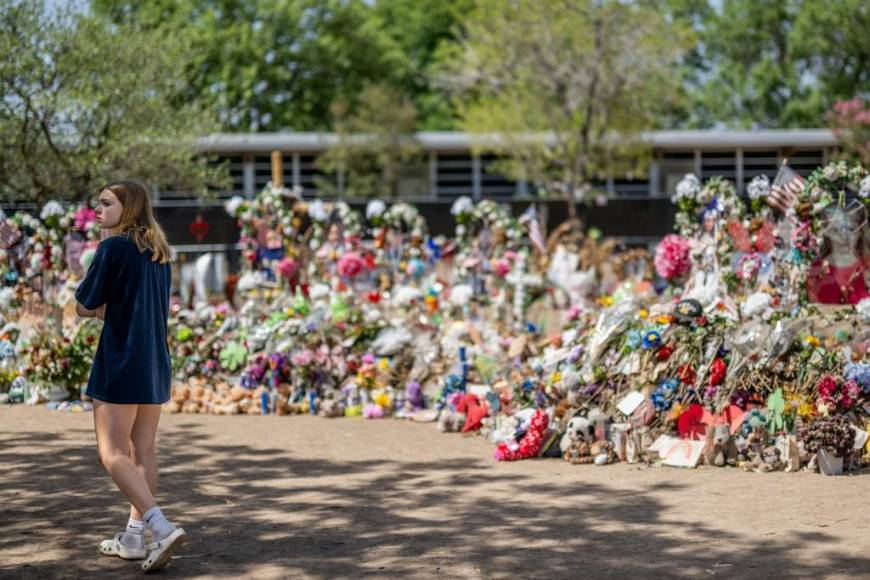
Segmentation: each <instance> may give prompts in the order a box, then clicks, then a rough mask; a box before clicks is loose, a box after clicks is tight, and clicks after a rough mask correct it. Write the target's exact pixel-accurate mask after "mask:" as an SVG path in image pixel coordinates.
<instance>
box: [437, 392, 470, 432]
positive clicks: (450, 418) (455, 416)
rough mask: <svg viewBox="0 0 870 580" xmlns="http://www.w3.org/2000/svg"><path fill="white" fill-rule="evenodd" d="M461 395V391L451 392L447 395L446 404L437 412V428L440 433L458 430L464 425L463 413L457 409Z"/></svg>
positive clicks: (464, 417)
mask: <svg viewBox="0 0 870 580" xmlns="http://www.w3.org/2000/svg"><path fill="white" fill-rule="evenodd" d="M462 396H463V394H462V393H461V392H453V393H450V394H449V395H447V404H446V405H445V406H444V408H443V409H441V412H440V413H438V430H439V431H441V432H442V433H451V432H459V431H461V430H462V427H463V426H465V420H466V416H465V413H460V412H459V411H458V406H459V404H460V402H461V401H462Z"/></svg>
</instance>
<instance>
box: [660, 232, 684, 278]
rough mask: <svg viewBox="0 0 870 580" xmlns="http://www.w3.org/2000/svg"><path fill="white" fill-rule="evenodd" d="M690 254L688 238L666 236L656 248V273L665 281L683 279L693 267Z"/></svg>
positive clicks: (673, 235)
mask: <svg viewBox="0 0 870 580" xmlns="http://www.w3.org/2000/svg"><path fill="white" fill-rule="evenodd" d="M690 252H691V248H690V245H689V240H687V239H686V238H684V237H682V236H678V235H675V234H669V235H667V236H665V237H664V239H663V240H662V241H661V242H660V243H659V245H658V247H657V248H656V255H655V266H656V272H658V275H659V276H661V277H662V278H664V279H665V280H675V279H677V278H680V277H682V276H683V275H685V274H687V273H688V272H689V269H690V268H691V267H692V262H691V261H690Z"/></svg>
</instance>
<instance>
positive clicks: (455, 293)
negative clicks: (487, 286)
mask: <svg viewBox="0 0 870 580" xmlns="http://www.w3.org/2000/svg"><path fill="white" fill-rule="evenodd" d="M472 296H474V288H472V287H471V285H470V284H459V285H457V286H454V287H453V289H452V290H450V303H451V304H453V305H454V306H464V305H466V304H468V302H469V301H470V300H471V297H472Z"/></svg>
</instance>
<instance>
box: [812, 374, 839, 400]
mask: <svg viewBox="0 0 870 580" xmlns="http://www.w3.org/2000/svg"><path fill="white" fill-rule="evenodd" d="M816 390H817V391H818V393H819V397H820V398H822V399H833V398H834V395H835V394H836V393H837V381H836V380H835V379H834V377H832V376H830V375H828V376H824V377H822V378H821V379H820V380H819V384H818V385H816Z"/></svg>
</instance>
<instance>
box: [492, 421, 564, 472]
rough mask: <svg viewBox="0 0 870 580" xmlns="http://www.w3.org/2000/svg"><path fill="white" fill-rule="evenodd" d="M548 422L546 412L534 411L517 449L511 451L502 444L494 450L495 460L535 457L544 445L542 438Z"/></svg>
mask: <svg viewBox="0 0 870 580" xmlns="http://www.w3.org/2000/svg"><path fill="white" fill-rule="evenodd" d="M549 422H550V418H549V417H548V416H547V413H546V412H544V411H543V410H542V409H537V410H535V412H534V414H533V415H532V421H531V424H530V425H529V428H528V430H526V434H525V435H524V436H523V438H522V440H520V443H519V447H517V449H516V450H512V449H510V448H509V447H508V446H507V445H506V444H504V443H501V444H499V445H498V447H496V448H495V460H496V461H516V460H518V459H529V458H532V457H537V456H538V453H539V452H540V451H541V446H542V445H543V444H544V436H545V434H546V432H547V425H548V424H549Z"/></svg>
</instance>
